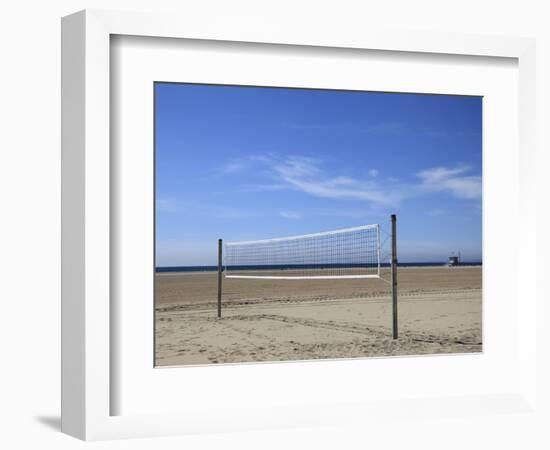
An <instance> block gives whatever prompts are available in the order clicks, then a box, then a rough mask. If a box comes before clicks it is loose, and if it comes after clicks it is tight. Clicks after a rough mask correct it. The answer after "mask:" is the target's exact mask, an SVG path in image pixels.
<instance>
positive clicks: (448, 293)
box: [152, 82, 483, 367]
mask: <svg viewBox="0 0 550 450" xmlns="http://www.w3.org/2000/svg"><path fill="white" fill-rule="evenodd" d="M482 126H483V97H481V96H464V95H441V94H437V95H436V94H424V93H423V94H419V93H397V92H375V91H356V90H336V89H313V88H307V87H304V88H296V87H293V88H287V87H270V86H245V85H242V86H241V85H215V84H196V83H175V82H155V83H154V145H153V147H154V148H153V150H152V151H154V166H155V196H154V197H155V198H154V202H155V205H154V207H155V231H154V233H155V239H154V242H155V244H154V245H155V248H154V254H155V263H154V267H153V268H152V270H153V271H154V308H155V311H154V316H155V324H154V325H155V326H154V328H155V336H154V343H155V344H154V349H155V354H154V365H155V367H170V366H172V367H177V366H194V365H219V364H235V363H260V362H262V363H268V362H282V361H307V360H331V359H348V358H370V357H392V356H413V355H436V354H454V353H456V354H464V353H481V352H482V351H483V339H482V336H483V333H482V323H483V320H482V319H483V318H482V309H483V308H482V297H483V295H482V268H483V262H482V261H483V255H482V248H483V244H482V242H483V241H482V224H483V222H482V220H483V209H482V159H483V158H482V147H483V142H482V141H483V136H482Z"/></svg>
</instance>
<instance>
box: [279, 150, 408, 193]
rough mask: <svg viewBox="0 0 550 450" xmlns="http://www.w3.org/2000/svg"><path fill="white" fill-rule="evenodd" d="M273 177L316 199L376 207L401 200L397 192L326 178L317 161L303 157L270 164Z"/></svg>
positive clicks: (345, 178)
mask: <svg viewBox="0 0 550 450" xmlns="http://www.w3.org/2000/svg"><path fill="white" fill-rule="evenodd" d="M271 169H272V170H273V172H274V173H275V175H276V176H277V177H278V178H279V179H280V180H282V181H284V182H285V183H287V184H288V185H289V186H291V187H292V188H293V189H295V190H298V191H301V192H304V193H307V194H309V195H313V196H315V197H320V198H333V199H338V198H342V199H346V198H347V199H356V200H365V201H369V202H373V203H377V204H395V203H398V202H399V201H400V200H401V198H402V196H401V194H400V193H399V192H397V191H395V190H394V191H388V190H385V189H384V187H383V186H380V185H378V184H377V183H374V182H372V181H370V182H368V181H361V180H357V179H356V178H353V177H350V176H347V175H340V176H332V177H331V176H327V175H326V174H325V173H324V171H323V170H321V161H320V160H317V159H314V158H310V157H304V156H289V157H287V158H285V159H282V160H277V161H273V162H272V165H271Z"/></svg>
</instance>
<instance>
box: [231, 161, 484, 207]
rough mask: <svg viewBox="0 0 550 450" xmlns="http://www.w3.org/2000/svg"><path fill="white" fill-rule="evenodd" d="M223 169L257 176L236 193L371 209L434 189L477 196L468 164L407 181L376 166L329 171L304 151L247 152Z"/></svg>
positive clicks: (477, 178) (427, 171) (478, 188)
mask: <svg viewBox="0 0 550 450" xmlns="http://www.w3.org/2000/svg"><path fill="white" fill-rule="evenodd" d="M224 167H227V168H230V170H229V171H228V172H227V173H228V174H231V173H234V172H235V171H237V170H240V171H244V170H247V171H249V172H253V175H260V176H259V177H258V180H260V178H261V181H259V182H258V183H256V184H254V183H253V182H252V183H251V182H250V179H249V178H248V183H247V184H246V185H245V186H241V187H239V188H238V190H239V191H240V192H254V191H270V190H283V189H291V190H295V191H299V192H302V193H304V194H307V195H311V196H314V197H318V198H327V199H351V200H361V201H365V202H366V203H368V204H369V205H370V206H372V207H388V206H391V207H396V206H399V204H400V203H401V202H402V201H403V200H404V199H407V198H416V197H423V196H426V195H430V194H435V193H448V194H451V195H452V196H453V197H455V198H460V199H479V198H480V197H481V176H478V175H473V174H472V173H471V172H472V169H471V168H470V167H468V166H459V167H454V168H453V167H435V168H428V169H425V170H422V171H419V172H416V173H412V174H411V176H412V180H410V181H408V182H405V181H400V180H399V179H398V178H391V179H381V178H380V177H379V170H378V169H375V168H371V169H369V170H368V171H367V172H366V174H364V176H363V177H357V176H353V175H351V174H349V173H340V174H339V173H330V172H329V171H328V170H327V168H326V164H325V162H324V161H323V160H321V159H318V158H313V157H310V156H303V155H292V156H285V157H281V156H278V155H276V154H267V155H262V156H250V157H247V158H241V159H239V160H236V161H233V162H231V161H229V162H228V163H227V164H226V165H225V166H224ZM281 216H282V217H284V216H283V215H282V214H281ZM287 218H290V217H287Z"/></svg>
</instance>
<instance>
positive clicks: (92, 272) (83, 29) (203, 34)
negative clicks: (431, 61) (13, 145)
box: [62, 10, 537, 440]
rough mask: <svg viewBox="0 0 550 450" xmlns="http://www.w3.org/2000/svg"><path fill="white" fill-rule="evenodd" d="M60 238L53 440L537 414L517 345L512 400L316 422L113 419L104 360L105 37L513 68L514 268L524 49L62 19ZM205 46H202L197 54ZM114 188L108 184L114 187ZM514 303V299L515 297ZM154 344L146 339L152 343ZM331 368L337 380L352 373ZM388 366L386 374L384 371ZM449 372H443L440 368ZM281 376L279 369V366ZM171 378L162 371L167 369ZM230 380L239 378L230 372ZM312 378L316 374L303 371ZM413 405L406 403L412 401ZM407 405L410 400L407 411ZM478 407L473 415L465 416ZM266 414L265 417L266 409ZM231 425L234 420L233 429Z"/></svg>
mask: <svg viewBox="0 0 550 450" xmlns="http://www.w3.org/2000/svg"><path fill="white" fill-rule="evenodd" d="M62 27H63V36H62V48H63V64H62V76H63V85H62V96H63V98H62V102H63V103H62V106H63V115H62V123H63V133H62V145H63V161H62V169H63V182H62V207H63V217H62V224H63V232H62V246H63V248H62V258H63V261H62V277H63V278H62V279H63V281H62V295H63V299H62V429H63V431H64V432H66V433H68V434H70V435H73V436H76V437H79V438H81V439H86V440H96V439H109V438H123V437H145V436H161V435H170V434H185V433H197V432H213V431H232V430H247V429H260V428H266V427H267V428H269V427H281V426H296V425H311V424H318V423H327V424H330V423H335V422H341V421H344V422H345V421H352V422H353V421H359V422H360V421H361V420H363V419H365V420H367V418H372V417H373V416H376V415H377V414H378V415H379V414H381V415H383V416H384V417H385V418H386V419H387V420H397V419H396V418H399V417H402V415H403V410H401V412H399V413H397V414H395V412H393V411H392V408H391V402H395V401H405V400H408V401H409V403H408V406H406V408H408V410H407V411H409V413H410V414H414V413H415V411H418V410H419V409H422V408H426V407H428V408H429V406H427V405H429V404H430V402H432V404H433V402H436V403H437V408H439V409H440V413H441V414H442V415H445V414H451V413H450V411H452V414H458V415H470V414H479V413H480V412H482V413H484V414H493V413H497V412H498V411H499V410H500V409H501V408H502V405H503V404H506V405H507V406H508V407H509V408H510V409H511V410H513V411H514V412H517V413H524V412H527V411H533V409H534V408H536V405H535V398H536V383H535V379H536V357H537V354H536V352H535V351H533V350H532V349H533V346H532V345H529V346H528V345H518V348H517V349H516V351H517V352H518V360H519V361H520V366H519V368H518V372H517V380H515V382H514V386H515V388H514V389H512V390H507V391H506V392H502V393H495V392H491V393H488V394H486V395H484V394H483V392H478V393H477V394H476V395H471V396H469V397H464V398H459V399H457V398H456V397H448V398H441V396H440V395H438V394H435V395H434V396H432V397H431V398H430V396H429V395H424V394H423V395H421V397H423V398H421V399H414V396H413V395H410V396H408V395H407V392H406V390H405V391H400V393H399V395H397V396H396V397H395V398H393V399H392V400H391V401H388V402H384V401H383V400H380V399H375V400H373V401H372V402H368V401H365V400H364V399H360V401H358V402H355V403H353V402H349V401H345V402H342V403H340V404H336V403H334V404H332V405H331V408H330V412H326V411H325V412H322V413H321V414H319V413H315V411H317V410H318V408H320V407H322V406H323V405H322V404H318V405H316V404H312V403H311V399H306V403H307V402H309V404H307V405H304V406H303V407H301V408H297V407H289V406H288V405H284V404H281V405H273V408H272V409H271V410H267V409H265V410H262V411H248V413H242V414H245V416H246V414H248V415H247V416H246V417H247V418H248V420H247V421H239V420H238V418H239V417H241V418H242V417H244V416H242V415H241V416H240V415H239V414H235V413H234V411H233V407H232V405H228V404H223V400H220V404H219V405H218V408H217V409H218V412H217V413H216V414H213V413H212V411H210V412H207V411H202V412H201V411H199V412H198V413H197V412H196V410H195V411H189V410H185V408H182V411H181V412H170V413H168V412H165V413H159V412H158V411H152V412H151V413H150V414H148V413H147V407H145V408H144V411H139V413H138V412H135V413H134V412H132V413H130V414H125V413H122V414H116V415H115V414H113V411H114V410H116V409H117V408H115V407H114V406H113V398H114V391H115V390H116V389H119V388H120V387H121V386H117V383H115V382H114V380H113V377H112V366H113V365H114V361H115V359H116V358H118V357H119V356H120V355H119V354H118V353H117V351H114V350H113V347H112V345H113V342H112V336H114V335H116V333H117V330H116V326H117V324H116V323H115V322H114V321H113V320H112V316H113V311H112V305H111V302H110V299H111V296H112V294H113V289H115V287H113V286H114V284H115V283H116V280H113V279H111V273H112V272H111V270H110V267H111V257H112V251H111V248H112V245H113V242H112V236H111V227H112V217H111V216H112V210H111V195H112V192H111V189H110V188H111V184H112V183H113V182H114V179H116V176H117V174H116V173H112V171H111V160H110V158H111V155H110V146H111V144H112V141H111V139H112V135H111V130H110V126H111V123H110V106H111V104H112V100H113V99H112V98H111V94H112V93H111V91H110V80H111V79H110V76H111V72H110V61H111V60H110V58H111V36H113V35H119V36H142V37H162V38H179V39H193V40H201V41H202V42H203V43H204V42H205V41H213V42H215V41H223V42H240V43H255V44H254V45H258V44H262V43H263V44H284V45H293V46H299V47H300V48H301V49H302V50H303V51H305V52H307V51H308V48H312V49H313V47H315V48H319V47H321V48H330V49H332V51H334V52H338V50H339V49H340V50H341V51H345V50H346V49H368V50H376V51H386V52H387V51H393V52H409V53H410V52H412V53H413V57H414V53H415V54H446V55H465V56H478V57H501V58H511V59H514V60H517V63H518V81H519V103H518V111H519V122H518V124H517V126H518V133H519V178H518V183H517V185H515V186H517V193H516V194H517V199H518V200H519V204H518V205H517V211H518V213H519V214H520V215H521V217H522V220H521V222H520V223H519V226H520V231H519V233H518V237H517V239H518V244H517V252H518V255H517V257H516V258H517V259H519V260H529V261H535V260H536V236H535V235H533V234H532V233H529V232H524V231H528V230H531V229H533V228H534V227H535V221H536V216H535V211H536V208H535V207H534V205H533V203H534V199H535V196H534V195H530V194H531V193H532V190H533V189H534V186H533V185H532V182H531V180H532V174H533V173H534V165H535V163H534V161H535V159H534V158H535V142H534V129H533V127H534V126H535V125H534V124H535V114H536V111H535V103H534V102H535V83H534V76H535V75H534V74H535V43H534V41H533V40H532V39H526V38H510V37H490V36H471V35H457V34H444V33H441V34H439V33H426V34H418V33H404V32H403V33H400V32H396V31H392V32H388V31H384V30H369V31H367V32H365V31H363V30H349V31H348V32H346V33H342V32H341V30H340V32H338V34H331V33H330V32H329V31H327V32H326V33H323V34H322V35H314V34H313V35H312V34H310V33H308V32H307V31H306V30H305V29H302V30H294V29H287V30H280V29H278V28H277V27H273V26H270V25H269V24H265V23H257V22H255V23H247V24H246V26H244V25H243V26H239V27H238V29H237V28H234V27H233V26H232V25H231V24H228V23H210V24H204V23H195V22H194V21H193V20H192V18H188V17H173V16H168V15H162V14H143V13H127V12H112V11H109V12H107V11H96V10H93V11H83V12H79V13H76V14H74V15H71V16H68V17H66V18H64V19H63V23H62ZM206 43H207V42H206ZM115 181H116V180H115ZM533 270H536V268H535V269H534V268H533V266H532V265H530V266H529V268H526V267H524V266H522V265H520V266H518V273H517V277H518V283H521V286H522V293H523V297H522V301H521V302H518V303H517V307H518V317H517V324H516V325H517V335H518V342H519V343H521V342H524V343H525V342H531V343H532V342H536V327H535V323H536V293H535V287H534V285H533V284H529V283H525V282H524V281H522V280H526V279H528V278H529V274H528V273H527V271H529V272H531V273H532V272H533ZM516 296H517V293H516ZM150 339H151V340H152V339H153V336H152V335H151V336H150ZM358 364H359V363H351V364H348V365H347V366H335V365H332V366H330V368H331V369H330V370H333V371H334V374H335V376H336V375H338V374H340V375H341V373H342V371H345V370H353V367H357V368H358V367H359V366H358ZM390 364H392V363H390ZM448 364H452V363H451V362H448ZM279 367H280V366H279ZM165 370H171V369H165ZM234 370H237V369H234ZM247 370H255V371H256V373H257V374H258V375H259V376H268V374H269V372H273V371H279V372H280V371H281V369H278V368H277V367H276V366H273V365H271V366H270V365H261V366H248V369H247ZM305 370H306V371H307V372H308V373H309V374H310V375H314V374H315V371H316V370H319V366H318V365H311V364H310V365H309V366H307V368H306V369H305ZM411 394H412V393H411ZM413 399H414V400H413ZM473 405H476V406H473ZM267 406H269V405H267ZM230 419H231V420H230Z"/></svg>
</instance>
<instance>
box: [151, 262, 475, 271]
mask: <svg viewBox="0 0 550 450" xmlns="http://www.w3.org/2000/svg"><path fill="white" fill-rule="evenodd" d="M446 265H447V262H441V261H436V262H404V263H402V262H400V263H399V264H398V267H441V266H446ZM481 265H482V262H481V261H469V262H461V263H460V264H459V266H481ZM353 267H367V268H374V267H376V266H375V265H368V266H365V265H356V266H354V265H350V264H315V265H313V264H293V265H272V266H266V265H264V266H246V267H243V266H232V269H233V270H285V269H287V270H288V269H331V268H333V269H336V268H353ZM381 267H390V264H389V263H382V264H381ZM217 270H218V266H167V267H157V268H156V272H216V271H217Z"/></svg>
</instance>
